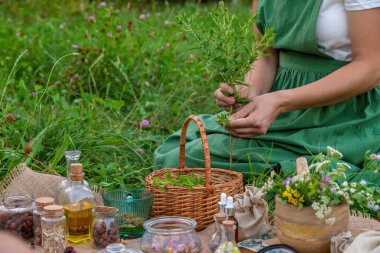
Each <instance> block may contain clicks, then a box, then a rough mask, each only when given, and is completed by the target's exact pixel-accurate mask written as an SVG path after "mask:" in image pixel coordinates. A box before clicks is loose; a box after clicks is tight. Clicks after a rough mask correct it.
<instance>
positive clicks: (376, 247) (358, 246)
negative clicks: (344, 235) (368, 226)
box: [344, 230, 380, 253]
mask: <svg viewBox="0 0 380 253" xmlns="http://www.w3.org/2000/svg"><path fill="white" fill-rule="evenodd" d="M358 252H360V253H378V252H380V231H374V230H370V231H367V232H365V233H362V234H360V235H358V237H356V238H355V240H354V241H353V242H352V244H351V245H350V247H348V249H346V250H345V251H344V253H358Z"/></svg>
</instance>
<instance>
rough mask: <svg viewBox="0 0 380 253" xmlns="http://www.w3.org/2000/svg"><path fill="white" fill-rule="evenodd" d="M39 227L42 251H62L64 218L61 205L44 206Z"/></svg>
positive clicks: (63, 247)
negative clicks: (40, 229)
mask: <svg viewBox="0 0 380 253" xmlns="http://www.w3.org/2000/svg"><path fill="white" fill-rule="evenodd" d="M41 228H42V252H43V253H62V252H64V251H65V248H66V218H65V216H64V212H63V206H60V205H50V206H45V207H44V209H43V216H42V218H41Z"/></svg>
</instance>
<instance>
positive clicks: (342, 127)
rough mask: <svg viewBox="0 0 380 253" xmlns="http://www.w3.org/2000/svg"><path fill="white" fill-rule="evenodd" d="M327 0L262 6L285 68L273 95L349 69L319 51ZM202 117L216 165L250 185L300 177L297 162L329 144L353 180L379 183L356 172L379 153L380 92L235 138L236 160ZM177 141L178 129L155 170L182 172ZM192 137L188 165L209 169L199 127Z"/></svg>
mask: <svg viewBox="0 0 380 253" xmlns="http://www.w3.org/2000/svg"><path fill="white" fill-rule="evenodd" d="M321 2H322V1H321V0H318V1H317V0H316V1H298V0H287V1H277V0H261V1H260V2H259V6H258V12H259V13H260V16H259V19H258V22H257V26H258V28H259V30H261V31H262V32H264V31H265V29H266V28H267V27H271V28H274V30H275V33H276V39H275V41H274V45H273V47H274V48H276V49H277V50H278V51H279V69H278V71H277V75H276V78H275V81H274V85H273V87H272V91H277V90H283V89H292V88H296V87H300V86H303V85H307V84H309V83H312V82H314V81H316V80H319V79H321V78H323V77H324V76H326V75H329V74H330V73H332V72H333V71H335V70H337V69H339V68H341V67H343V66H345V65H346V64H348V62H345V61H338V60H334V59H332V58H331V57H330V56H327V55H325V54H324V53H322V52H321V51H320V50H319V48H318V45H317V39H316V32H315V31H316V23H317V17H318V13H319V9H320V6H321ZM331 85H334V84H333V83H332V84H331ZM210 96H211V94H210ZM305 99H307V97H305ZM199 117H200V119H201V120H202V122H203V124H204V127H205V129H206V133H207V137H208V142H209V146H210V153H211V162H212V167H214V168H225V169H232V170H235V171H239V172H242V173H243V175H244V176H245V179H246V180H250V179H252V178H253V177H254V176H257V175H258V174H264V173H269V171H270V170H272V169H276V170H280V169H281V170H282V171H283V172H284V173H285V175H286V174H287V175H291V174H294V171H295V160H296V159H297V158H298V157H300V156H304V157H305V158H308V157H309V155H310V154H317V153H319V152H324V153H325V152H326V147H327V146H331V147H333V148H336V149H338V150H339V151H341V152H342V153H343V155H344V158H343V161H344V162H346V163H348V164H350V165H351V167H352V169H351V170H349V171H348V172H347V176H348V180H354V181H357V180H361V179H365V180H367V181H371V182H375V183H377V184H380V173H377V174H375V173H373V172H372V171H361V170H360V169H359V168H358V167H360V166H361V165H362V163H363V160H364V154H365V152H366V151H367V150H372V152H377V151H378V150H379V146H380V144H379V139H380V88H379V87H377V88H375V89H373V90H371V91H369V92H366V93H364V94H361V95H358V96H356V97H353V98H351V99H348V100H346V101H344V102H341V103H338V104H335V105H331V106H325V107H317V108H309V109H305V110H296V111H291V112H287V113H283V114H281V115H279V116H278V117H277V119H276V120H275V121H274V122H273V124H272V125H271V127H270V128H269V129H268V132H267V134H265V135H261V136H257V137H254V138H250V139H242V138H235V137H233V138H232V140H233V141H232V152H231V155H232V160H231V162H230V135H229V133H228V132H227V131H226V130H225V129H224V128H223V127H221V126H219V125H218V124H217V123H216V116H215V115H200V116H199ZM179 137H180V131H177V132H175V133H174V134H172V135H171V136H169V137H168V138H167V139H166V140H165V142H164V143H163V144H162V145H161V146H160V147H158V149H157V150H156V151H155V160H154V164H155V166H156V168H157V169H159V168H174V167H177V166H178V158H179ZM186 138H187V139H186V141H187V143H186V164H187V166H188V167H198V168H199V167H203V164H204V161H203V151H202V148H201V145H202V144H201V140H200V135H199V132H198V130H197V128H196V127H195V126H194V125H192V124H191V125H190V126H189V128H188V134H187V137H186Z"/></svg>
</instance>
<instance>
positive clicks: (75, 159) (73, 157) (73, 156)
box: [56, 150, 89, 205]
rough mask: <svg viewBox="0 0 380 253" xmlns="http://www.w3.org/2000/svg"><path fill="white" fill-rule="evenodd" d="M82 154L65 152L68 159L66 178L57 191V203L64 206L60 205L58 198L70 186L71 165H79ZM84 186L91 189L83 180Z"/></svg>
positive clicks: (76, 151)
mask: <svg viewBox="0 0 380 253" xmlns="http://www.w3.org/2000/svg"><path fill="white" fill-rule="evenodd" d="M80 154H81V152H80V151H79V150H69V151H65V158H66V178H65V179H64V180H63V181H62V182H61V183H60V184H59V186H58V190H57V196H56V200H57V203H58V204H60V205H62V203H59V201H58V199H59V198H58V196H59V195H60V194H61V193H62V192H63V191H64V189H66V188H67V187H68V186H69V184H70V174H71V164H72V163H79V158H80ZM83 184H84V185H85V186H87V187H88V188H89V184H88V183H87V182H86V181H85V180H83Z"/></svg>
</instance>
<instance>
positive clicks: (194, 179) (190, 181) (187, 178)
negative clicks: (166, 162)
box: [153, 172, 204, 188]
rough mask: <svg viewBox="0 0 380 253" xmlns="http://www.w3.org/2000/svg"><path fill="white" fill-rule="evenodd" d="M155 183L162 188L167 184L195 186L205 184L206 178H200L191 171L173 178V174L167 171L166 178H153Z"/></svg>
mask: <svg viewBox="0 0 380 253" xmlns="http://www.w3.org/2000/svg"><path fill="white" fill-rule="evenodd" d="M153 185H154V186H159V187H160V188H165V187H166V186H167V185H172V186H184V187H187V188H192V187H195V186H203V185H204V179H203V178H200V177H199V176H197V175H195V174H194V173H191V174H189V175H185V174H183V175H178V178H173V176H172V174H171V173H169V172H167V173H166V174H165V178H164V179H161V178H153Z"/></svg>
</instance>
